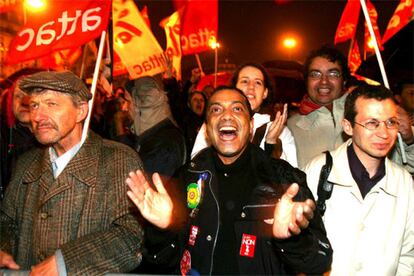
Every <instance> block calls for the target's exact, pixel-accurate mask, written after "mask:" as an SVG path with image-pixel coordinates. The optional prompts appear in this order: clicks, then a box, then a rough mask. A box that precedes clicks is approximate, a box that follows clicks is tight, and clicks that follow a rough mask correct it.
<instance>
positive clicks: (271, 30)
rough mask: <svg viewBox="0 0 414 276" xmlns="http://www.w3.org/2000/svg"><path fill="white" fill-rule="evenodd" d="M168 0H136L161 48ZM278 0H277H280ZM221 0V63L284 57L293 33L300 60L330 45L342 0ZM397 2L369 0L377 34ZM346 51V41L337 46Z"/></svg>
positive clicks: (207, 63) (187, 61)
mask: <svg viewBox="0 0 414 276" xmlns="http://www.w3.org/2000/svg"><path fill="white" fill-rule="evenodd" d="M171 2H172V1H154V0H152V1H136V3H137V4H138V7H139V9H142V8H143V6H144V5H147V7H148V12H149V17H150V20H151V27H152V31H153V33H154V34H155V36H156V37H157V39H158V41H159V43H160V44H161V47H163V48H165V34H164V30H163V29H162V28H161V27H159V26H158V23H159V21H160V20H161V19H163V18H165V17H167V16H169V15H170V14H171V13H172V12H173V6H172V3H171ZM279 2H280V1H279ZM281 2H283V3H282V4H276V1H270V0H262V1H231V0H226V1H223V0H220V1H219V35H218V40H219V42H220V43H221V45H222V47H221V48H220V50H219V51H220V52H219V59H220V62H221V63H223V62H225V60H226V61H227V62H229V63H235V64H240V63H243V62H246V61H256V62H264V61H268V60H274V59H288V58H289V55H288V53H287V51H286V50H285V49H283V48H281V47H280V45H281V40H282V38H283V35H284V34H286V33H292V34H295V36H296V37H297V38H298V39H299V46H298V47H297V49H296V50H295V51H292V52H291V54H290V57H291V58H292V59H294V60H297V61H300V62H303V61H304V59H305V57H306V55H307V53H308V52H309V51H310V50H312V49H315V48H318V47H319V46H321V45H323V44H325V43H331V44H333V40H334V35H335V31H336V27H337V25H338V22H339V19H340V16H341V14H342V11H343V9H344V7H345V4H346V1H343V0H342V1H339V0H335V1H312V0H308V1H297V0H291V1H287V0H284V1H281ZM398 2H399V1H391V0H380V1H375V0H373V1H372V3H373V4H374V6H375V7H376V9H377V12H378V14H379V19H378V25H379V28H380V31H381V34H383V33H384V31H385V28H386V25H387V24H388V21H389V19H390V18H391V16H392V14H393V12H394V10H395V8H396V6H397V5H398ZM363 19H364V16H363V13H362V10H361V13H360V23H359V25H358V31H357V32H358V37H359V44H360V49H361V51H362V46H363V44H362V43H363V30H364V28H363ZM338 47H339V48H340V49H341V50H342V51H343V52H344V54H347V51H348V48H349V43H344V44H341V45H339V46H338ZM200 58H201V61H202V63H203V67H206V68H212V67H213V66H212V64H213V60H214V59H213V54H212V51H211V53H208V52H206V53H202V54H200ZM195 66H196V62H195V58H194V56H186V57H184V59H183V69H184V70H185V69H186V68H189V67H195Z"/></svg>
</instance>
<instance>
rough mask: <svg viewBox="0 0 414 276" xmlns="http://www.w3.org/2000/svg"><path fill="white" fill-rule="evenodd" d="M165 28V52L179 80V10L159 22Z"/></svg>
mask: <svg viewBox="0 0 414 276" xmlns="http://www.w3.org/2000/svg"><path fill="white" fill-rule="evenodd" d="M160 26H161V27H162V28H164V30H165V37H166V39H167V49H166V50H165V54H166V55H167V56H168V58H169V59H170V61H171V62H172V67H173V69H174V71H175V77H176V78H177V80H181V43H180V12H179V11H176V12H174V13H173V14H172V15H170V16H169V17H167V18H165V19H163V20H162V21H161V22H160Z"/></svg>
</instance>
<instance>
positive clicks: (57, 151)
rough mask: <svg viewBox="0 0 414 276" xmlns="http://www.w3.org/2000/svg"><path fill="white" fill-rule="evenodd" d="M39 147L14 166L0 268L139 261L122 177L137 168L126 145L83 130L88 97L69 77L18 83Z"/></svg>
mask: <svg viewBox="0 0 414 276" xmlns="http://www.w3.org/2000/svg"><path fill="white" fill-rule="evenodd" d="M20 88H21V89H22V90H23V91H25V92H26V93H28V94H29V95H30V118H31V125H32V131H33V133H34V135H35V137H36V139H37V140H38V141H39V142H40V143H41V144H42V145H43V146H44V147H43V148H36V149H33V150H31V151H29V152H27V153H25V154H24V155H23V156H22V157H21V158H20V159H19V160H18V162H17V167H16V169H15V172H14V175H13V176H12V180H11V182H10V184H9V186H8V188H7V190H6V194H5V197H4V200H3V203H2V206H1V207H0V267H3V268H8V269H23V270H31V273H32V274H33V275H65V274H69V275H85V274H92V275H100V274H104V273H108V272H128V271H130V270H132V269H134V268H135V267H136V266H138V264H139V263H140V261H141V244H142V228H141V226H140V224H139V222H138V220H137V219H136V218H137V216H136V215H135V214H133V213H132V212H133V211H134V208H130V207H131V206H130V202H129V201H128V199H127V197H126V196H125V194H126V186H125V184H124V179H125V178H126V177H127V175H128V172H129V171H133V170H136V169H142V163H141V160H140V159H139V157H138V155H137V154H136V153H135V151H133V150H132V149H130V148H129V147H127V146H125V145H122V144H119V143H116V142H112V141H108V140H104V139H102V138H101V137H99V136H98V135H96V134H95V133H93V132H92V131H89V133H88V137H87V138H86V140H85V141H84V142H83V143H82V142H81V138H82V129H83V123H84V121H85V118H86V117H87V114H88V101H89V100H90V99H91V98H92V95H91V93H90V92H89V90H88V89H87V88H86V86H85V85H84V83H83V82H82V80H81V79H79V78H78V77H77V76H76V75H74V74H73V73H71V72H68V71H67V72H40V73H36V74H33V75H31V76H29V77H26V78H24V79H22V81H21V83H20Z"/></svg>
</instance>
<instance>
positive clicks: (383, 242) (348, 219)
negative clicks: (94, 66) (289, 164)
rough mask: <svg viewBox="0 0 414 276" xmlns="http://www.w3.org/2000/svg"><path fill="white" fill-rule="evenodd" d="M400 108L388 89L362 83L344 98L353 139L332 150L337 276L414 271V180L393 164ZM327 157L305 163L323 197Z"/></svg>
mask: <svg viewBox="0 0 414 276" xmlns="http://www.w3.org/2000/svg"><path fill="white" fill-rule="evenodd" d="M397 109H398V106H397V104H396V103H395V102H394V99H393V95H392V92H391V91H390V90H388V89H386V88H385V87H383V86H370V85H361V86H359V87H357V88H356V89H355V90H354V91H353V92H352V93H350V94H349V95H348V96H347V98H346V101H345V111H344V119H343V120H342V127H343V130H344V132H345V133H346V134H347V135H349V136H351V138H350V139H349V140H348V141H346V142H345V143H344V144H342V145H341V146H340V147H339V148H337V149H336V150H334V151H332V152H331V155H332V159H333V165H332V169H331V171H330V174H329V177H328V179H327V180H328V183H330V184H332V186H333V188H332V194H331V197H330V199H328V200H327V201H326V211H325V215H324V217H323V219H324V223H325V227H326V231H327V234H328V238H329V240H330V241H331V244H332V248H333V250H334V253H333V262H332V268H331V269H332V270H331V274H330V275H354V274H360V275H414V200H413V199H414V183H413V179H412V177H411V175H410V174H409V173H408V172H407V171H406V170H405V169H404V168H403V167H401V166H400V165H398V164H396V163H394V162H392V161H391V160H390V159H389V158H388V157H387V155H388V153H389V152H390V151H391V150H392V148H393V146H394V144H395V142H396V140H397V133H398V130H399V121H398V119H397V114H398V111H397ZM325 162H326V157H325V154H321V155H319V156H317V157H315V158H314V159H313V160H312V161H311V162H310V163H309V164H308V165H307V166H306V168H305V172H306V174H307V181H308V185H309V188H310V189H311V191H312V193H313V194H314V196H315V198H316V197H317V190H318V180H319V175H320V172H321V167H322V166H323V165H325Z"/></svg>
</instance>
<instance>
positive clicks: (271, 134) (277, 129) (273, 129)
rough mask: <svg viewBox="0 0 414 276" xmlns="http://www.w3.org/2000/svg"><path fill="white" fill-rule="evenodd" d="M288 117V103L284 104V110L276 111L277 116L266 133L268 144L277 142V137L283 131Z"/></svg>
mask: <svg viewBox="0 0 414 276" xmlns="http://www.w3.org/2000/svg"><path fill="white" fill-rule="evenodd" d="M287 117H288V112H287V104H284V105H283V112H282V113H280V111H278V112H277V113H276V117H275V119H274V120H273V122H272V124H271V125H270V127H269V130H268V131H267V134H266V140H265V141H266V143H268V144H276V143H277V139H278V138H279V136H280V134H281V133H282V131H283V128H284V127H285V123H286V120H287Z"/></svg>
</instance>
